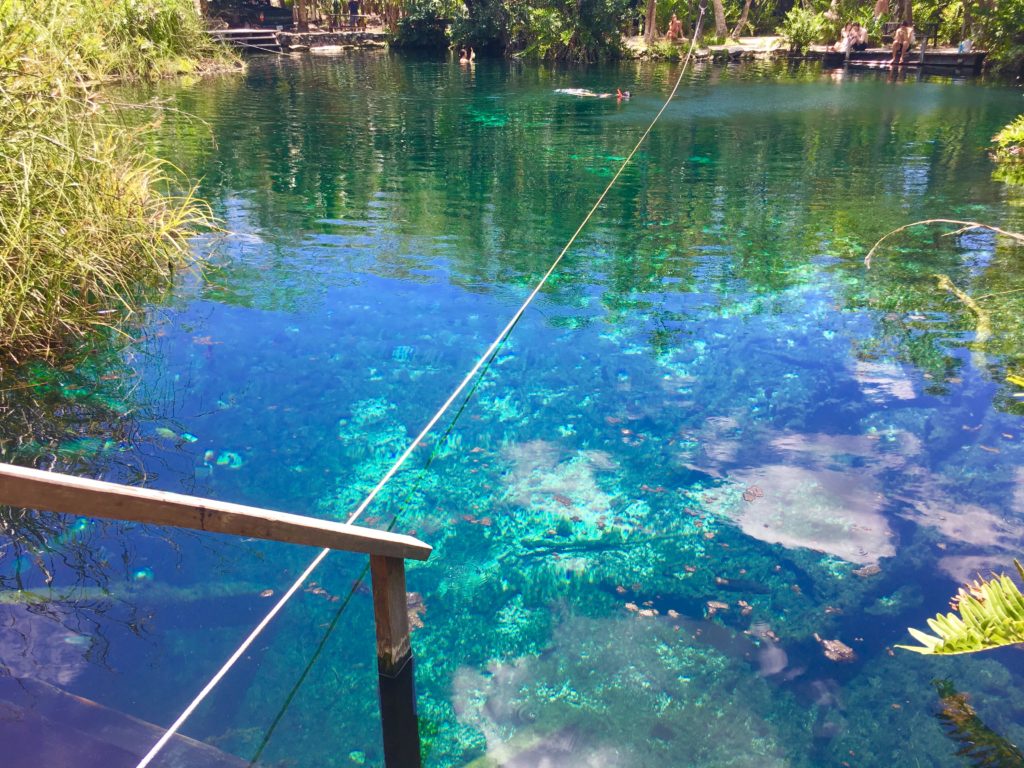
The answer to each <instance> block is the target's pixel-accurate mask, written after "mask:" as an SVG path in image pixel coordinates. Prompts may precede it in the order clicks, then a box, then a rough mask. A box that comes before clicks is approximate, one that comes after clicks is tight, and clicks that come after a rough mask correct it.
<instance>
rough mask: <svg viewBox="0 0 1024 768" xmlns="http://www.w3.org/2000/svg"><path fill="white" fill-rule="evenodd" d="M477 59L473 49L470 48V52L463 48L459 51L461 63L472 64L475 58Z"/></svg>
mask: <svg viewBox="0 0 1024 768" xmlns="http://www.w3.org/2000/svg"><path fill="white" fill-rule="evenodd" d="M474 59H476V54H475V53H473V49H472V48H470V49H469V53H467V52H466V49H465V48H463V49H462V50H461V51H459V64H472V63H473V60H474Z"/></svg>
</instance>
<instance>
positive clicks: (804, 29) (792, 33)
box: [776, 6, 829, 52]
mask: <svg viewBox="0 0 1024 768" xmlns="http://www.w3.org/2000/svg"><path fill="white" fill-rule="evenodd" d="M828 29H829V25H828V20H827V19H825V17H824V15H823V14H821V13H815V12H814V11H808V10H805V9H803V8H800V7H799V6H794V7H793V8H791V9H790V11H789V13H787V14H786V18H785V19H784V20H783V22H782V24H781V25H780V26H779V28H778V29H777V30H776V33H777V34H779V35H781V36H782V37H783V38H784V39H785V40H786V43H788V45H789V49H790V50H791V51H794V52H797V51H802V50H804V49H805V48H807V47H808V46H809V45H811V43H818V42H822V41H823V40H824V39H825V36H826V35H827V33H828Z"/></svg>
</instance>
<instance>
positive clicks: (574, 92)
mask: <svg viewBox="0 0 1024 768" xmlns="http://www.w3.org/2000/svg"><path fill="white" fill-rule="evenodd" d="M555 93H564V94H566V95H568V96H589V97H590V98H592V99H610V98H613V97H614V98H616V99H618V100H619V101H626V100H627V99H629V97H630V95H631V94H630V92H629V91H624V90H622V89H621V88H616V89H615V93H600V92H598V91H592V90H590V89H589V88H557V89H555Z"/></svg>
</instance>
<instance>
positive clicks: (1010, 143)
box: [992, 115, 1024, 186]
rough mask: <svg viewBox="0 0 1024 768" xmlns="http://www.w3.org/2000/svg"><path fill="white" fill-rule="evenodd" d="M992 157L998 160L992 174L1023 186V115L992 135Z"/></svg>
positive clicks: (1001, 179)
mask: <svg viewBox="0 0 1024 768" xmlns="http://www.w3.org/2000/svg"><path fill="white" fill-rule="evenodd" d="M992 141H993V142H994V143H995V152H994V153H993V154H994V157H995V159H996V160H997V161H998V162H999V167H998V168H997V169H996V171H995V173H994V176H995V178H997V179H999V180H1000V181H1004V182H1006V183H1007V184H1014V185H1016V186H1024V115H1020V116H1018V117H1017V119H1016V120H1014V121H1013V122H1011V123H1010V124H1009V125H1007V126H1006V127H1005V128H1003V130H1001V131H1000V132H999V133H997V134H996V135H995V136H993V137H992Z"/></svg>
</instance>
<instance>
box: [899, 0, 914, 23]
mask: <svg viewBox="0 0 1024 768" xmlns="http://www.w3.org/2000/svg"><path fill="white" fill-rule="evenodd" d="M900 18H901V19H902V20H903V21H905V22H907V24H913V23H914V3H913V0H903V13H901V14H900Z"/></svg>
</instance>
